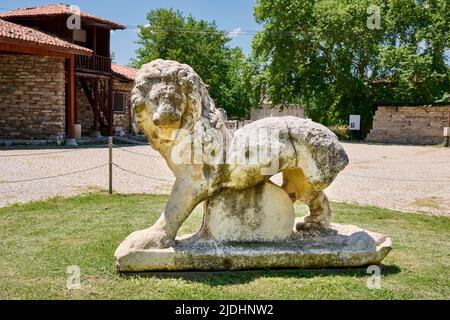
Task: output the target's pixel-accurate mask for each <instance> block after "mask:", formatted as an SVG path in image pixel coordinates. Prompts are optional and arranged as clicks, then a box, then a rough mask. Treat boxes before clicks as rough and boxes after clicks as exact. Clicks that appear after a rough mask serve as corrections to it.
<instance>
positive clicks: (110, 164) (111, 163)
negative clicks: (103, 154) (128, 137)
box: [108, 136, 113, 194]
mask: <svg viewBox="0 0 450 320" xmlns="http://www.w3.org/2000/svg"><path fill="white" fill-rule="evenodd" d="M108 145H109V194H112V193H113V172H112V170H113V137H111V136H110V137H109V139H108Z"/></svg>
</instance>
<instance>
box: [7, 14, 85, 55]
mask: <svg viewBox="0 0 450 320" xmlns="http://www.w3.org/2000/svg"><path fill="white" fill-rule="evenodd" d="M2 42H10V43H11V42H12V43H14V44H18V45H24V46H30V45H34V46H38V47H40V48H44V49H47V50H52V51H59V52H69V53H76V54H82V55H91V54H92V50H90V49H88V48H85V47H81V46H77V45H76V44H73V43H70V42H67V41H64V40H61V39H59V38H57V37H55V36H51V35H49V34H46V33H44V32H41V31H37V30H35V29H31V28H28V27H24V26H21V25H18V24H15V23H12V22H8V21H5V20H2V19H0V43H2Z"/></svg>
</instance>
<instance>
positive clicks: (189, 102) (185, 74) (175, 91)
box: [132, 59, 215, 141]
mask: <svg viewBox="0 0 450 320" xmlns="http://www.w3.org/2000/svg"><path fill="white" fill-rule="evenodd" d="M132 106H133V107H132V109H133V113H134V115H135V121H136V123H137V126H138V128H139V129H140V130H142V131H143V132H144V133H145V134H146V135H147V136H148V137H150V138H151V139H157V138H159V139H162V140H166V141H173V140H174V139H175V136H176V134H177V132H179V130H178V129H185V130H188V131H189V130H191V129H192V126H193V124H194V123H195V122H196V121H197V120H198V119H199V118H200V117H201V115H202V112H204V110H207V111H208V112H210V111H213V110H215V107H214V103H213V102H212V100H211V98H210V97H209V94H208V90H207V88H206V86H205V84H204V83H203V81H202V79H201V78H200V77H199V76H198V75H197V73H196V72H195V71H194V70H193V69H192V68H191V67H190V66H188V65H186V64H181V63H179V62H176V61H171V60H162V59H158V60H154V61H152V62H150V63H148V64H145V65H143V66H142V68H141V69H140V70H139V72H138V73H137V76H136V82H135V87H134V89H133V92H132Z"/></svg>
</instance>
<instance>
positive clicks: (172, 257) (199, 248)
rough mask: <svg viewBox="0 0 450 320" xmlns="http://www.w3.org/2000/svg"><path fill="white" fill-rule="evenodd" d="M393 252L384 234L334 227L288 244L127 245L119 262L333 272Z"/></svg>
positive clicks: (165, 267) (132, 268)
mask: <svg viewBox="0 0 450 320" xmlns="http://www.w3.org/2000/svg"><path fill="white" fill-rule="evenodd" d="M390 250H391V239H390V238H389V237H387V236H385V235H383V234H379V233H374V232H370V231H365V230H362V229H360V228H358V227H356V226H350V225H338V224H333V225H332V228H331V229H330V230H327V231H326V232H324V233H323V234H319V235H317V234H308V233H304V232H303V233H301V232H298V231H294V232H293V233H292V236H291V238H290V239H289V240H287V241H282V242H269V243H231V242H230V243H218V242H216V241H206V240H204V239H202V238H201V237H200V235H194V236H190V237H184V238H180V239H178V243H177V245H176V246H175V247H174V248H169V249H147V250H132V249H129V248H128V247H127V246H126V243H123V244H122V245H121V246H120V247H119V248H118V249H117V251H116V253H115V258H116V265H117V268H118V270H119V271H122V272H140V271H190V270H191V271H194V270H197V271H207V270H245V269H265V268H328V267H359V266H364V265H369V264H378V263H380V262H381V260H383V259H384V258H385V257H386V255H387V254H388V253H389V252H390Z"/></svg>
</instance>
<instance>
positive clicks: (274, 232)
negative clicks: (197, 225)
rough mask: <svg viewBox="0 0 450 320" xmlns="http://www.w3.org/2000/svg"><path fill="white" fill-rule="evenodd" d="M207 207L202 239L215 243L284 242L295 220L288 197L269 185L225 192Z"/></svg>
mask: <svg viewBox="0 0 450 320" xmlns="http://www.w3.org/2000/svg"><path fill="white" fill-rule="evenodd" d="M206 208H207V209H206V212H205V217H204V222H203V227H202V230H201V237H202V238H204V239H211V240H215V241H218V242H228V241H237V242H271V241H283V240H287V239H288V238H289V237H290V235H291V232H292V226H293V225H294V220H295V213H294V207H293V205H292V201H291V199H290V198H289V196H288V195H287V194H286V192H285V191H284V190H282V189H281V188H280V187H278V186H276V185H273V184H269V183H266V184H263V185H259V186H255V187H253V188H249V189H245V190H242V191H235V190H226V191H224V192H222V193H220V194H219V195H218V196H216V197H213V198H212V199H211V200H209V202H208V205H207V207H206Z"/></svg>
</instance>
